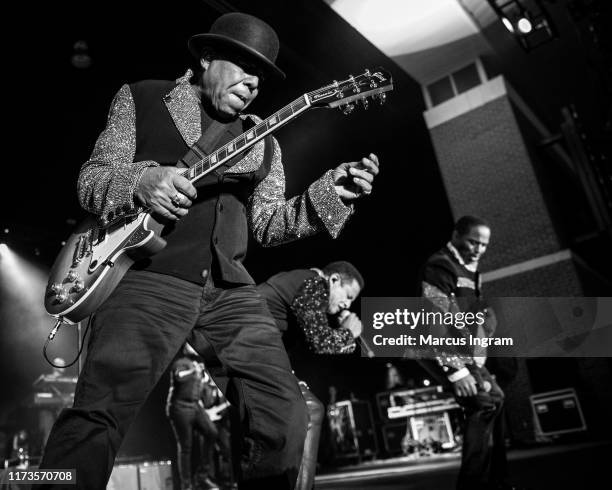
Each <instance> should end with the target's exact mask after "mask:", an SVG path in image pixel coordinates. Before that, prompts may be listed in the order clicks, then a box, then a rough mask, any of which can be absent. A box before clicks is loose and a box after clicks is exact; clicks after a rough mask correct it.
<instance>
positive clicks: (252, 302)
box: [41, 13, 378, 490]
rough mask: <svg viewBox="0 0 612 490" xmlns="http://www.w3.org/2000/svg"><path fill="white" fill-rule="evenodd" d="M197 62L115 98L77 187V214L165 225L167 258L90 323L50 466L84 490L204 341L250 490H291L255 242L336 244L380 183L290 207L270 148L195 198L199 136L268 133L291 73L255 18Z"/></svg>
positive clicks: (291, 452)
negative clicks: (257, 112)
mask: <svg viewBox="0 0 612 490" xmlns="http://www.w3.org/2000/svg"><path fill="white" fill-rule="evenodd" d="M189 48H190V51H191V52H192V54H193V55H194V57H195V59H196V60H197V63H198V65H197V68H196V70H195V72H191V71H189V72H188V73H187V74H186V75H185V76H184V77H182V78H180V79H178V80H177V81H176V82H169V81H159V80H147V81H142V82H137V83H133V84H130V85H124V86H123V87H121V89H120V90H119V92H118V93H117V95H116V97H115V99H114V101H113V103H112V106H111V109H110V113H109V116H108V120H107V125H106V128H105V129H104V131H103V132H102V133H101V134H100V136H99V138H98V140H97V142H96V145H95V147H94V150H93V153H92V155H91V157H90V159H89V160H88V161H87V162H86V163H85V164H84V165H83V167H82V169H81V173H80V176H79V181H78V192H79V198H80V202H81V204H82V206H83V207H84V208H85V209H87V210H88V211H90V212H92V213H95V214H97V215H99V216H100V219H101V221H111V220H114V219H116V218H117V217H121V216H122V215H123V214H125V213H133V212H135V211H138V210H141V209H148V210H150V211H151V212H152V213H153V214H154V215H156V216H158V217H160V219H161V218H164V219H166V220H167V223H168V224H167V226H166V228H165V229H164V232H163V233H162V235H163V236H164V238H166V239H167V246H166V248H165V249H164V250H162V251H161V252H160V253H158V254H156V255H154V256H153V257H152V258H150V259H146V260H142V261H140V262H138V263H137V264H135V266H134V267H133V268H132V269H131V270H130V271H128V273H127V274H126V275H125V276H124V278H123V279H122V280H121V282H120V283H119V284H118V286H117V287H116V289H115V290H114V291H113V293H112V294H111V296H110V297H109V298H108V299H107V300H106V301H105V303H104V304H103V305H102V306H101V307H100V308H99V309H98V311H97V312H96V315H95V319H94V320H93V323H92V335H91V339H90V343H89V348H88V354H87V360H86V362H85V365H84V368H83V371H82V372H81V375H80V379H79V383H78V385H77V389H76V394H75V403H74V407H73V408H71V409H67V410H65V411H64V412H63V413H62V414H61V415H60V417H59V419H58V421H57V422H56V424H55V426H54V428H53V430H52V433H51V435H50V438H49V442H48V444H47V448H46V451H45V457H44V459H43V461H42V464H41V467H42V468H76V471H77V476H76V480H77V482H76V488H79V489H81V488H82V489H88V490H95V489H103V488H104V487H105V485H106V482H107V480H108V478H109V475H110V472H111V470H112V467H113V462H114V458H115V455H116V453H117V450H118V449H119V446H120V444H121V441H122V439H123V437H124V435H125V433H126V431H127V429H128V427H129V425H130V423H131V421H132V420H133V419H134V417H135V416H136V414H137V413H138V410H139V408H140V407H141V406H142V404H143V403H144V401H145V400H146V398H147V396H148V394H149V393H150V391H151V390H152V388H153V387H154V386H155V384H156V383H157V382H158V380H159V379H160V377H161V375H162V373H163V372H164V370H165V369H166V367H167V366H168V364H169V363H170V361H171V360H172V358H173V357H174V356H175V354H176V353H177V352H178V350H179V349H180V347H181V345H182V344H183V342H184V341H185V340H186V338H187V337H188V335H189V334H190V333H191V331H192V330H194V329H195V330H197V331H199V332H201V333H202V334H203V335H204V336H205V337H206V338H207V340H208V341H209V342H210V344H211V345H212V346H213V348H214V349H215V351H216V353H217V355H218V357H219V359H220V360H221V362H222V363H223V364H224V366H225V367H226V368H227V370H228V371H229V372H230V373H231V375H232V380H233V382H232V385H231V386H230V387H228V390H227V393H226V394H227V396H228V398H230V401H231V402H232V403H233V404H234V405H236V406H237V407H239V409H240V414H241V417H242V422H243V424H244V432H245V437H244V440H243V446H244V447H243V449H242V454H243V455H244V457H243V459H242V461H241V464H240V467H241V479H242V487H243V488H248V487H253V488H291V487H292V486H293V485H294V483H295V481H296V478H297V473H298V469H299V465H300V461H301V455H302V450H303V444H304V437H305V433H306V427H307V414H306V408H305V404H304V400H303V398H302V395H301V392H300V389H299V387H298V385H297V382H296V380H295V377H294V376H293V375H292V373H291V367H290V364H289V360H288V358H287V355H286V352H285V350H284V348H283V345H282V340H281V335H280V332H279V330H278V328H277V327H276V325H275V324H274V321H273V319H272V318H271V316H270V313H269V311H268V309H267V307H266V305H265V303H264V301H263V300H262V298H261V296H260V295H258V294H257V291H256V287H255V285H254V284H253V280H252V279H251V277H250V276H249V274H248V272H247V271H246V269H245V268H244V266H243V265H242V260H243V258H244V255H245V253H246V246H247V237H248V232H249V229H250V231H251V232H252V234H253V235H254V237H255V239H256V240H258V241H259V242H260V243H261V244H263V245H265V246H271V245H277V244H281V243H284V242H288V241H291V240H295V239H298V238H303V237H306V236H309V235H312V234H315V233H319V232H323V231H325V232H327V233H329V234H330V235H331V236H332V237H336V236H337V235H338V234H339V233H340V231H341V229H342V227H343V226H344V224H345V222H346V221H347V219H348V218H349V216H350V215H351V214H352V211H353V209H352V202H353V201H354V200H356V199H359V198H360V197H362V196H363V195H366V194H369V193H370V192H371V190H372V182H373V179H374V176H375V175H376V174H377V173H378V161H377V158H376V156H375V155H373V154H370V155H369V156H368V157H367V158H362V159H361V160H359V161H355V162H348V163H343V164H341V165H339V166H338V167H336V168H335V169H334V170H330V171H328V172H327V173H325V174H324V175H323V176H322V177H321V178H320V179H319V180H317V181H316V182H314V183H313V184H311V185H310V187H309V188H308V190H307V191H306V192H304V193H303V194H302V195H300V196H297V197H294V198H292V199H290V200H285V196H284V191H285V183H284V174H283V166H282V162H281V152H280V147H279V145H278V143H277V142H276V140H275V139H274V138H272V137H269V136H268V137H266V138H265V139H264V140H262V141H260V142H258V143H256V144H255V145H254V146H253V147H252V148H251V149H250V150H249V151H247V152H246V154H244V155H243V156H240V157H237V158H236V159H233V160H231V161H229V162H227V163H226V164H225V165H224V166H222V167H220V168H218V169H216V170H215V171H214V172H211V173H209V174H208V175H206V177H204V178H202V179H200V180H199V181H198V182H197V185H196V186H195V187H194V186H193V185H192V184H191V183H190V181H189V180H188V179H186V178H185V177H183V176H181V175H180V174H179V173H178V170H177V168H176V162H178V161H179V160H180V159H181V158H183V156H184V155H185V154H186V152H187V150H188V149H189V147H190V146H192V145H193V144H194V142H196V140H198V139H199V138H200V136H201V135H202V133H204V136H207V135H208V136H210V135H211V134H212V132H213V130H214V131H215V132H217V131H218V129H219V127H221V128H222V131H220V132H218V135H219V137H218V138H217V141H216V143H217V146H219V145H221V144H224V143H226V142H229V141H231V139H233V138H234V136H235V135H239V134H241V133H243V132H245V131H248V130H249V128H251V127H252V125H253V124H254V123H257V122H258V121H259V120H258V119H257V118H256V117H255V116H250V115H248V116H247V115H245V110H246V109H247V107H248V106H249V104H250V103H251V102H252V101H253V99H255V97H256V96H257V94H258V91H259V89H260V88H261V87H262V86H263V85H265V81H268V80H269V79H274V78H276V79H282V78H284V73H283V72H282V71H281V70H280V69H279V68H278V67H277V66H276V65H275V64H274V62H275V60H276V56H277V53H278V48H279V41H278V37H277V35H276V33H275V32H274V30H273V29H272V28H271V27H270V26H269V25H267V24H266V23H264V22H263V21H261V20H259V19H257V18H255V17H252V16H249V15H246V14H240V13H231V14H225V15H222V16H221V17H220V18H219V19H217V20H216V21H215V22H214V24H213V26H212V27H211V29H210V31H209V32H208V33H206V34H197V35H195V36H193V37H191V38H190V40H189ZM264 79H265V81H264ZM220 125H221V126H220ZM211 139H212V137H211ZM209 142H210V140H209ZM236 160H237V161H236ZM58 487H59V486H54V488H58ZM67 488H73V489H74V488H75V487H74V486H69V487H67Z"/></svg>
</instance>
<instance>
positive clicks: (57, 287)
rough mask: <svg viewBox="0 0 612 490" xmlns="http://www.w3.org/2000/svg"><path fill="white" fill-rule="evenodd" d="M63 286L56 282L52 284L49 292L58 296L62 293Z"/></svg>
mask: <svg viewBox="0 0 612 490" xmlns="http://www.w3.org/2000/svg"><path fill="white" fill-rule="evenodd" d="M62 289H63V288H62V285H61V284H60V283H59V282H54V283H53V284H51V285H50V286H49V290H50V291H51V292H53V293H55V294H56V295H57V294H59V293H60V292H61V291H62Z"/></svg>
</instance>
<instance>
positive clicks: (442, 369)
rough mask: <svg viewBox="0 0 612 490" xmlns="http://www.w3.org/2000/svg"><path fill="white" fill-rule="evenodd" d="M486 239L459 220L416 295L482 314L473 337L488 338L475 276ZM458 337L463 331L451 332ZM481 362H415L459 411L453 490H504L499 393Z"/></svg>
mask: <svg viewBox="0 0 612 490" xmlns="http://www.w3.org/2000/svg"><path fill="white" fill-rule="evenodd" d="M490 237H491V229H490V227H489V225H488V224H487V223H486V222H485V221H483V220H482V219H480V218H477V217H474V216H463V217H462V218H460V219H459V220H458V221H457V222H456V224H455V228H454V231H453V235H452V238H451V241H450V242H448V243H447V244H446V245H445V246H444V247H443V248H442V249H441V250H439V251H438V252H436V253H435V254H433V255H432V256H431V257H430V258H429V259H428V260H427V262H426V263H425V265H424V266H423V268H422V270H421V277H420V279H421V295H422V296H423V297H425V298H428V300H429V301H431V303H433V304H434V305H435V307H436V308H437V309H439V310H441V311H443V312H471V313H474V314H476V313H479V312H480V313H481V314H482V313H484V315H485V317H486V322H485V323H484V324H483V327H482V328H481V329H480V331H478V330H477V331H474V332H472V335H478V336H490V335H491V334H492V330H494V328H495V324H496V319H495V314H494V312H493V310H492V309H491V308H488V307H487V304H486V302H485V301H484V299H483V296H482V285H481V278H480V273H479V272H478V264H479V261H480V259H481V258H482V256H483V254H484V253H485V251H486V250H487V247H488V245H489V240H490ZM451 328H452V329H454V328H455V327H454V326H453V327H451ZM465 328H467V327H465ZM457 332H463V329H461V330H455V331H454V333H455V334H456V333H457ZM485 360H486V349H480V351H478V352H476V351H475V350H473V349H472V350H471V351H470V352H469V353H466V352H465V351H459V352H453V351H450V350H446V351H444V352H438V355H437V356H436V360H435V361H434V362H427V361H420V362H421V364H422V365H423V366H424V367H425V368H426V369H427V370H429V371H430V372H432V374H434V376H436V377H437V378H438V379H441V381H442V382H443V383H444V384H450V386H451V387H452V390H453V391H454V393H455V398H456V400H457V402H458V403H459V404H460V405H461V406H462V407H463V408H464V413H465V422H464V425H463V448H462V460H461V469H460V471H459V478H458V480H457V489H458V490H468V489H469V490H494V489H495V490H497V489H502V488H506V487H505V486H504V485H505V478H506V448H505V437H504V420H503V405H504V393H503V391H502V389H501V388H500V387H499V385H498V384H497V382H496V380H495V378H494V377H493V376H492V375H491V374H490V373H489V371H488V370H487V368H486V367H485V366H484V363H485ZM436 365H437V367H436ZM508 488H509V487H508Z"/></svg>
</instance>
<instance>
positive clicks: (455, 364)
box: [421, 266, 472, 381]
mask: <svg viewBox="0 0 612 490" xmlns="http://www.w3.org/2000/svg"><path fill="white" fill-rule="evenodd" d="M451 275H452V274H451V273H450V271H447V270H446V269H444V268H441V267H433V266H432V267H428V266H425V269H424V272H423V277H424V278H425V279H427V280H424V281H422V282H421V290H422V296H423V297H425V298H427V299H428V300H429V301H430V302H431V303H432V304H433V306H434V308H435V309H437V310H439V311H442V312H444V313H445V312H449V311H452V310H453V309H454V307H455V305H456V303H455V302H454V298H453V296H452V294H451V292H450V291H449V284H454V282H455V281H454V280H453V277H451ZM428 281H431V282H433V283H434V284H432V283H430V282H428ZM434 353H435V358H436V360H437V361H438V364H439V365H440V366H441V368H442V370H443V371H444V373H445V374H446V375H447V376H448V378H449V380H450V381H456V380H458V379H461V378H462V377H464V376H467V375H468V374H469V371H468V370H467V368H466V364H471V363H472V359H470V358H468V357H466V356H461V355H459V354H455V353H453V352H452V351H448V350H444V351H442V350H440V349H438V348H434Z"/></svg>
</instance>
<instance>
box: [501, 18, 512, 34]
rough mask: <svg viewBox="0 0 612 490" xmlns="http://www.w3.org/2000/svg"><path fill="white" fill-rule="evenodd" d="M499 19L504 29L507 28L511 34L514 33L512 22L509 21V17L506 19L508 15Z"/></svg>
mask: <svg viewBox="0 0 612 490" xmlns="http://www.w3.org/2000/svg"><path fill="white" fill-rule="evenodd" d="M501 20H502V23H503V24H504V26H505V27H506V29H508V30H509V31H510V32H511V33H512V34H514V26H513V25H512V22H510V19H508V17H502V18H501Z"/></svg>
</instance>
